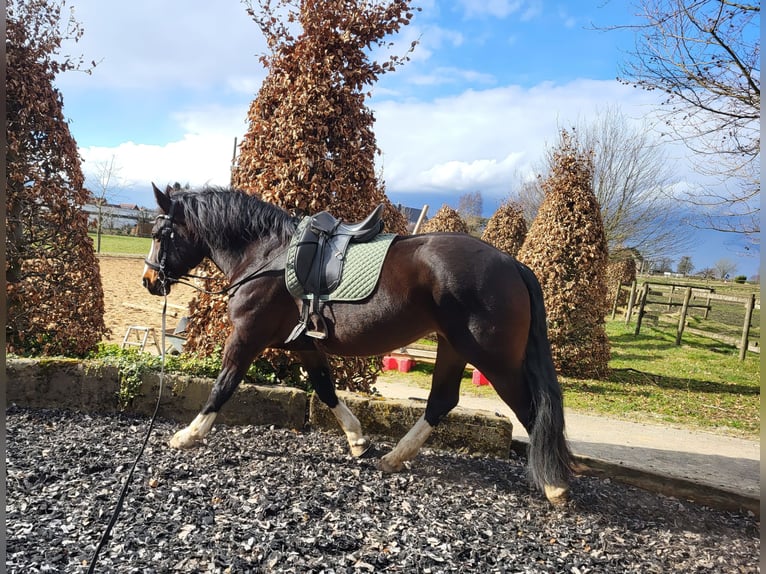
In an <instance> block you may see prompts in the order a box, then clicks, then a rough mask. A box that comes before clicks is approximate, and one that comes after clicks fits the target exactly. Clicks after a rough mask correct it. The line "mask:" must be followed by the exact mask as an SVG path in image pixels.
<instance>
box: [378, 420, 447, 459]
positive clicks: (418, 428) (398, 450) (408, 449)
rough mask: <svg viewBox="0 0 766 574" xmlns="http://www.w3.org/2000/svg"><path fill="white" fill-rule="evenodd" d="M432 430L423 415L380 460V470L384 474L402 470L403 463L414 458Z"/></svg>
mask: <svg viewBox="0 0 766 574" xmlns="http://www.w3.org/2000/svg"><path fill="white" fill-rule="evenodd" d="M433 430H434V427H432V426H431V425H430V424H429V423H428V421H426V418H425V415H423V416H421V417H420V418H419V419H418V422H416V423H415V425H414V426H413V427H412V428H411V429H410V430H409V432H408V433H407V434H406V435H404V436H403V437H402V439H401V440H400V441H399V443H398V444H397V445H396V447H394V449H393V450H392V451H391V452H389V453H388V454H387V455H385V456H384V457H383V458H381V459H380V468H381V470H384V471H386V472H398V471H400V470H402V466H403V463H404V461H405V460H411V459H413V458H415V456H416V455H417V454H418V451H419V450H420V447H422V446H423V443H424V442H426V439H427V438H428V437H429V436H430V435H431V431H433Z"/></svg>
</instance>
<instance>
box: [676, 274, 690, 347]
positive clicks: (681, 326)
mask: <svg viewBox="0 0 766 574" xmlns="http://www.w3.org/2000/svg"><path fill="white" fill-rule="evenodd" d="M691 298H692V288H691V287H687V288H686V292H685V293H684V302H683V305H681V314H680V315H679V317H678V330H677V331H676V345H680V344H681V337H682V336H683V334H684V328H685V327H686V313H687V311H688V310H689V300H690V299H691Z"/></svg>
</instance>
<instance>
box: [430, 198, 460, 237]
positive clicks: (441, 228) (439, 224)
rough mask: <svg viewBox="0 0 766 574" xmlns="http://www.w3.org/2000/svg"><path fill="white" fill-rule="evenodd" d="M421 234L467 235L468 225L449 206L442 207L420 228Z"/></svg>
mask: <svg viewBox="0 0 766 574" xmlns="http://www.w3.org/2000/svg"><path fill="white" fill-rule="evenodd" d="M420 232H421V233H437V232H439V233H468V225H466V222H465V221H463V218H462V217H460V214H459V213H458V212H457V211H455V210H454V209H452V208H451V207H450V206H449V205H446V204H445V205H442V207H441V209H440V210H439V211H437V212H436V214H435V215H434V216H433V217H432V218H431V219H429V220H428V221H426V223H425V224H424V225H423V227H421V231H420Z"/></svg>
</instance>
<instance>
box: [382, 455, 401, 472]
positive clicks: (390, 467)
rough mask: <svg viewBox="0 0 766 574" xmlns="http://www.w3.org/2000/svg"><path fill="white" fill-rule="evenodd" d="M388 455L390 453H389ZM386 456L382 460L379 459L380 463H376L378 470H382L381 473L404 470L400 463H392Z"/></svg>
mask: <svg viewBox="0 0 766 574" xmlns="http://www.w3.org/2000/svg"><path fill="white" fill-rule="evenodd" d="M389 454H390V453H389ZM389 454H387V455H386V456H384V457H383V458H381V459H380V462H379V463H378V468H379V469H380V470H382V471H383V472H399V471H401V470H402V468H404V464H403V463H402V462H401V461H400V462H392V461H391V458H390V456H389Z"/></svg>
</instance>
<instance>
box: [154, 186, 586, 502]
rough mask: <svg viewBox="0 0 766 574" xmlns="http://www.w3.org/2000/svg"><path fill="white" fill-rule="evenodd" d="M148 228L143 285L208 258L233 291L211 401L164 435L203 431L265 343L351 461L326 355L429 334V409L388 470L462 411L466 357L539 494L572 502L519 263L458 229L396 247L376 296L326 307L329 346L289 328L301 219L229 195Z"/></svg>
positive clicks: (195, 197)
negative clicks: (519, 434) (512, 422)
mask: <svg viewBox="0 0 766 574" xmlns="http://www.w3.org/2000/svg"><path fill="white" fill-rule="evenodd" d="M152 187H153V188H154V194H155V196H156V199H157V203H158V205H159V207H160V209H161V211H162V215H160V216H159V217H158V218H157V221H156V223H155V226H154V229H153V231H152V237H153V242H152V248H151V251H150V253H149V255H148V257H147V259H146V268H145V270H144V275H143V283H144V286H145V287H146V288H147V289H148V290H149V292H150V293H152V294H154V295H164V294H166V293H167V292H169V290H170V288H171V285H172V284H173V283H174V282H177V281H178V280H179V279H181V278H182V277H184V276H186V275H187V274H188V273H189V272H190V270H191V269H193V268H194V267H196V266H197V265H199V264H200V263H201V262H202V260H203V259H204V258H205V257H208V258H210V259H211V260H212V261H213V262H214V263H215V264H216V265H217V266H218V267H219V268H220V270H221V271H222V272H223V273H224V274H225V275H226V277H227V278H228V280H229V282H230V284H232V285H236V288H235V289H234V290H233V291H232V294H231V295H230V299H229V314H230V319H231V324H232V327H233V330H232V332H231V335H230V336H229V337H228V339H227V340H226V344H225V346H224V349H223V362H222V369H221V372H220V374H219V375H218V378H217V379H216V382H215V385H214V387H213V389H212V391H211V393H210V397H209V398H208V401H207V403H206V404H205V405H204V407H203V408H202V410H201V412H200V414H199V415H197V417H196V418H195V419H194V420H193V421H192V422H191V423H190V424H189V426H187V427H186V428H184V429H182V430H180V431H179V432H177V433H176V434H175V435H174V436H173V438H172V439H171V441H170V445H171V446H172V447H175V448H187V447H191V446H193V445H194V444H195V443H196V442H198V441H199V440H201V439H202V438H203V437H204V436H205V435H206V434H207V433H208V431H209V430H210V428H211V426H212V424H213V421H214V419H215V417H216V414H217V413H218V411H219V410H220V409H221V407H222V406H223V404H224V403H225V402H226V401H227V400H228V399H229V398H230V397H231V396H232V394H233V393H234V391H235V390H236V388H237V386H238V385H239V383H240V381H241V380H242V378H243V376H244V374H245V372H246V371H247V369H248V367H249V366H250V364H251V363H252V362H253V361H254V360H255V358H256V357H257V356H258V354H259V353H261V352H262V351H263V350H264V349H265V348H267V347H272V348H283V349H287V350H290V351H293V352H295V353H296V354H297V356H298V357H299V358H300V360H301V361H302V363H303V366H304V368H305V369H306V371H307V373H308V377H309V380H310V382H311V385H312V386H313V388H314V389H315V391H316V393H317V395H318V396H319V398H320V399H321V400H322V401H323V402H324V403H325V404H327V406H328V407H329V408H330V409H332V412H333V413H334V414H335V416H336V417H337V419H338V422H339V424H340V426H341V427H342V429H343V431H344V432H345V434H346V437H347V439H348V442H349V445H350V448H351V453H352V454H353V455H354V456H361V455H362V454H363V453H364V452H365V451H366V450H367V449H368V448H369V446H370V443H369V441H368V439H367V438H366V437H365V436H364V434H363V432H362V428H361V425H360V423H359V420H358V419H357V418H356V417H355V416H354V414H353V413H352V412H351V411H350V410H349V409H348V407H347V406H346V405H345V404H344V403H343V402H342V401H340V400H339V399H338V397H337V395H336V393H335V385H334V380H333V377H332V374H331V372H330V368H329V366H328V363H327V358H326V355H327V354H336V355H346V356H372V355H383V354H385V353H387V352H390V351H391V350H393V349H397V348H400V347H403V346H404V345H407V344H409V343H411V342H412V341H414V340H417V339H418V338H420V337H422V336H424V335H427V334H429V333H434V332H435V333H436V334H437V338H438V352H437V358H436V365H435V367H434V374H433V381H432V385H431V391H430V394H429V397H428V402H427V405H426V409H425V413H424V415H423V416H422V417H421V418H420V420H418V421H417V423H416V424H415V425H414V426H413V427H412V429H410V431H409V432H408V433H407V434H406V435H405V436H404V437H403V438H402V439H401V440H400V441H399V442H398V444H397V445H396V447H394V449H393V450H391V452H389V453H388V454H386V455H385V456H383V457H382V458H381V461H380V468H381V469H382V470H384V471H387V472H394V471H398V470H401V469H402V466H403V462H404V461H406V460H409V459H412V458H414V457H415V455H416V454H417V453H418V451H419V449H420V447H421V446H422V445H423V443H424V442H425V441H426V439H427V438H428V436H429V435H430V433H431V431H432V430H433V428H434V427H435V426H436V425H437V424H439V421H440V420H441V419H442V417H444V416H445V415H446V414H447V413H448V412H449V411H450V410H452V408H454V407H455V406H456V405H457V404H458V399H459V388H460V380H461V376H462V373H463V370H464V368H465V366H466V364H467V363H471V364H472V365H474V366H475V367H476V368H477V369H479V370H480V371H481V372H482V373H483V374H484V375H485V376H486V377H487V378H488V379H489V380H490V381H491V382H492V385H493V387H494V388H495V390H496V391H497V393H498V394H499V395H500V397H501V398H502V399H503V400H504V401H505V402H506V403H507V404H508V405H509V406H510V407H511V408H512V409H513V411H514V413H516V416H517V417H518V419H519V421H521V423H522V424H523V425H524V427H525V428H526V429H527V431H528V432H529V449H528V469H529V474H530V478H531V480H532V482H533V483H534V484H535V485H536V486H537V487H539V488H540V489H541V490H543V491H544V492H545V495H546V496H547V498H548V499H549V500H550V501H551V502H553V503H555V504H558V503H562V502H564V501H565V500H566V499H567V497H568V491H569V486H568V484H569V478H570V469H571V455H570V452H569V448H568V446H567V443H566V440H565V437H564V413H563V405H562V395H561V389H560V387H559V383H558V380H557V377H556V372H555V369H554V365H553V361H552V358H551V351H550V344H549V342H548V337H547V329H546V323H545V310H544V308H543V296H542V291H541V289H540V285H539V283H538V281H537V279H536V278H535V276H534V274H533V273H532V272H531V271H530V270H529V269H528V268H527V267H526V266H524V265H523V264H521V263H519V262H518V261H516V260H515V259H513V258H512V257H510V256H509V255H507V254H505V253H502V252H500V251H498V250H497V249H495V248H493V247H491V246H490V245H488V244H486V243H484V242H482V241H480V240H478V239H475V238H473V237H470V236H469V235H462V234H444V233H441V234H440V233H436V234H424V235H412V236H399V237H397V238H395V239H394V241H393V243H392V245H391V247H390V249H389V251H388V254H387V255H386V259H385V262H384V265H383V269H382V272H381V276H380V281H379V283H378V285H377V287H376V288H375V290H374V291H373V293H372V294H371V295H370V296H369V297H368V298H366V299H364V300H362V301H359V302H349V303H340V302H328V303H327V304H326V305H325V307H324V310H323V318H324V321H325V324H326V325H327V331H328V333H327V338H326V339H323V340H317V339H313V338H309V337H307V336H306V334H305V333H304V334H302V335H301V336H299V337H298V338H297V339H295V340H294V341H292V342H291V343H289V344H285V342H284V341H285V340H286V339H287V338H288V336H289V335H290V334H291V331H292V330H293V328H294V327H295V323H296V319H297V316H298V309H299V305H300V301H298V300H296V299H294V298H293V296H292V295H290V293H289V291H288V289H287V287H286V285H285V276H284V275H285V273H284V271H285V257H286V248H287V245H288V244H289V241H290V238H291V237H292V235H293V234H294V233H295V230H296V227H297V225H298V223H299V221H300V219H299V218H294V217H292V216H290V215H289V214H288V213H287V212H286V211H284V210H282V209H281V208H279V207H276V206H274V205H272V204H269V203H266V202H264V201H261V200H260V199H259V198H258V197H256V196H253V195H248V194H246V193H244V192H241V191H237V190H232V189H219V188H205V189H202V190H200V191H191V192H189V191H186V192H176V193H173V194H172V195H171V193H170V189H168V190H166V192H165V193H163V192H161V191H160V190H159V189H157V187H156V186H154V185H153V186H152Z"/></svg>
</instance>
